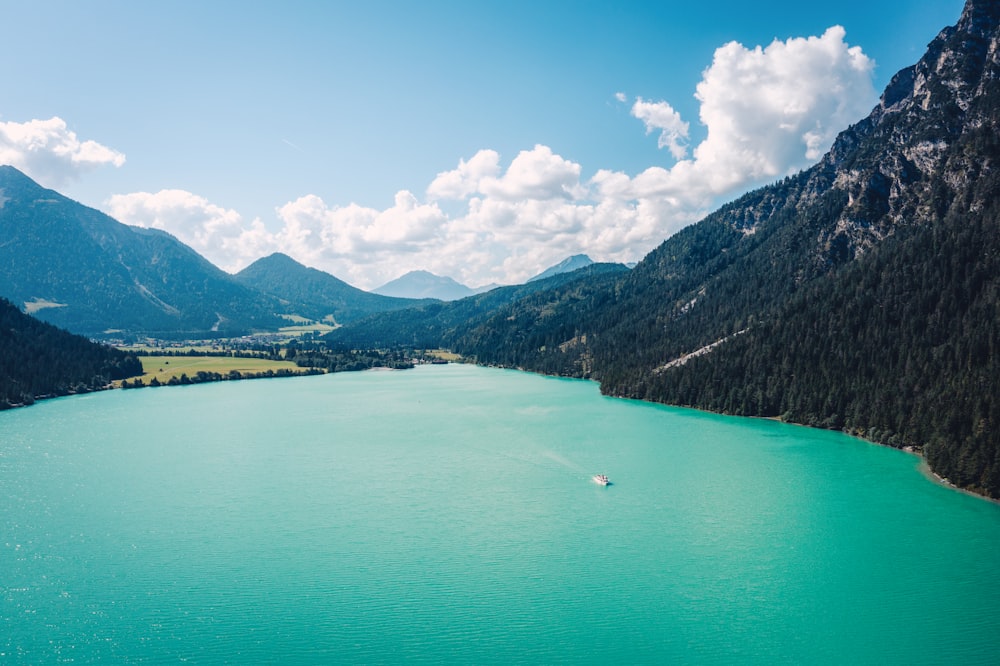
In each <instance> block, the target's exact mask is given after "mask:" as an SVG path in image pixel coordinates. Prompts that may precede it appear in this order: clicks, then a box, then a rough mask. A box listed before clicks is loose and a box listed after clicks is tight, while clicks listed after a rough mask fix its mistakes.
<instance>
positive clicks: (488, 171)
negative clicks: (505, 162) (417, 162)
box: [427, 150, 500, 199]
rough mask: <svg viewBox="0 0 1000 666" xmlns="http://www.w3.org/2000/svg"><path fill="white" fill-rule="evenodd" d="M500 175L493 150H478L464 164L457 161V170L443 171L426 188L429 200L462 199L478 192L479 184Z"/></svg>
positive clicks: (498, 159) (498, 163)
mask: <svg viewBox="0 0 1000 666" xmlns="http://www.w3.org/2000/svg"><path fill="white" fill-rule="evenodd" d="M498 173H500V155H499V153H497V152H496V151H495V150H480V151H479V152H478V153H476V154H475V155H473V156H472V158H471V159H470V160H469V161H468V162H466V161H465V160H459V162H458V168H457V169H454V170H452V171H444V172H442V173H439V174H438V175H437V178H435V179H434V180H433V182H431V184H430V185H429V186H428V187H427V196H428V197H430V198H431V199H464V198H465V197H467V196H469V195H470V194H473V193H475V192H477V191H478V190H479V184H480V183H481V182H482V181H483V180H484V179H487V178H496V176H497V174H498Z"/></svg>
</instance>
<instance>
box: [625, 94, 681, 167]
mask: <svg viewBox="0 0 1000 666" xmlns="http://www.w3.org/2000/svg"><path fill="white" fill-rule="evenodd" d="M619 99H621V98H619ZM622 101H624V100H622ZM632 115H633V116H635V117H636V118H638V119H639V120H641V121H642V122H644V123H645V124H646V134H651V133H652V132H653V131H654V130H659V131H660V138H659V139H658V140H657V145H658V146H659V147H660V148H668V149H669V150H670V154H671V155H673V156H674V159H678V160H679V159H683V158H684V157H685V156H686V155H687V146H686V145H685V144H686V143H687V138H688V129H689V125H688V123H686V122H684V121H683V120H681V114H679V113H677V112H676V111H675V110H674V107H672V106H670V105H669V104H667V103H666V102H647V101H645V100H644V99H642V98H641V97H637V98H636V100H635V104H633V105H632Z"/></svg>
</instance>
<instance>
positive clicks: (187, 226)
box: [106, 190, 274, 271]
mask: <svg viewBox="0 0 1000 666" xmlns="http://www.w3.org/2000/svg"><path fill="white" fill-rule="evenodd" d="M106 208H107V212H108V214H109V215H111V216H112V217H114V218H115V219H117V220H119V221H121V222H124V223H125V224H131V225H133V226H137V227H150V228H154V229H161V230H163V231H166V232H168V233H170V234H172V235H174V236H176V237H177V238H178V239H179V240H180V241H181V242H183V243H184V244H186V245H189V246H190V247H191V248H193V249H194V250H195V251H196V252H198V253H199V254H201V255H203V256H205V257H206V258H208V259H210V260H211V261H212V262H213V263H214V264H216V265H217V266H219V267H220V268H223V269H225V270H229V271H234V270H239V269H241V268H243V267H245V266H246V265H247V264H249V263H250V262H252V261H253V260H254V259H257V258H259V257H261V256H264V255H265V254H269V253H270V252H271V251H273V249H272V248H273V247H274V237H273V236H272V235H271V234H270V233H269V232H268V231H267V230H266V229H265V228H264V225H263V223H262V222H261V221H260V220H259V219H255V220H253V221H251V222H250V223H249V224H246V223H244V221H243V218H242V216H241V215H240V214H239V213H237V212H236V211H234V210H232V209H227V208H222V207H221V206H217V205H215V204H213V203H210V202H209V201H208V200H207V199H205V198H204V197H200V196H198V195H196V194H192V193H190V192H186V191H184V190H161V191H159V192H156V193H149V192H134V193H132V194H116V195H114V196H112V197H111V198H110V199H108V201H107V202H106Z"/></svg>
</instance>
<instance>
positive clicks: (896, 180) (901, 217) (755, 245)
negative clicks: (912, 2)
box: [355, 0, 1000, 497]
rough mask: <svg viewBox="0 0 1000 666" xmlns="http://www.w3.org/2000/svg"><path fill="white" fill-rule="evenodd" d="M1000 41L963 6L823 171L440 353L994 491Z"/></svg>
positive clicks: (481, 320) (461, 337)
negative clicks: (895, 450) (898, 459)
mask: <svg viewBox="0 0 1000 666" xmlns="http://www.w3.org/2000/svg"><path fill="white" fill-rule="evenodd" d="M998 44H1000V3H996V2H985V1H983V0H970V1H969V2H968V3H967V4H966V7H965V10H964V11H963V13H962V16H961V17H960V18H959V21H958V22H957V23H956V25H955V26H953V27H950V28H945V29H944V30H942V31H941V32H940V33H939V35H938V36H937V37H936V38H935V39H934V41H932V42H931V44H930V45H929V47H928V50H927V53H926V54H924V56H923V57H921V58H920V59H919V61H918V62H917V63H915V64H914V65H913V66H911V67H909V68H906V69H904V70H902V71H901V72H900V73H898V74H897V75H896V76H895V77H893V79H892V80H891V82H890V84H889V85H888V86H887V87H886V90H885V91H884V93H883V95H882V97H881V98H880V102H879V104H878V105H877V106H876V107H875V108H874V109H873V111H872V113H871V114H870V115H869V116H868V117H866V118H864V119H862V120H861V121H859V122H858V123H855V124H854V125H852V126H851V127H850V128H848V129H847V130H845V131H844V132H842V133H841V134H840V135H839V136H838V137H837V138H836V140H835V141H834V144H833V146H832V148H831V149H830V151H829V152H828V153H827V154H826V155H824V156H823V157H822V158H821V159H820V161H819V162H818V163H817V164H816V165H814V166H813V167H811V168H809V169H807V170H805V171H803V172H800V173H799V174H796V175H793V176H789V177H787V178H785V179H783V180H781V181H779V182H777V183H774V184H772V185H769V186H766V187H763V188H760V189H758V190H755V191H752V192H749V193H747V194H745V195H743V196H741V197H739V198H738V199H737V200H735V201H733V202H730V203H728V204H726V205H724V206H722V207H721V208H719V209H718V210H717V211H715V212H713V213H711V214H710V215H708V216H706V217H705V218H704V219H703V220H702V221H700V222H698V223H697V224H694V225H691V226H689V227H686V228H685V229H682V230H681V231H680V232H678V233H677V234H675V235H674V236H672V237H670V238H668V239H667V240H666V241H664V242H663V243H662V244H661V245H660V246H659V247H657V248H656V249H654V250H653V251H652V252H650V253H649V254H648V255H647V256H646V257H645V258H644V259H643V260H642V261H641V262H639V264H638V265H636V266H635V268H634V269H632V271H631V272H629V273H626V274H621V275H619V276H617V277H616V278H615V279H614V280H612V281H610V282H604V283H588V282H586V281H582V282H576V283H574V284H572V285H569V284H565V285H558V286H555V287H554V288H552V289H549V290H540V291H536V292H533V293H531V294H526V295H524V296H522V297H520V298H519V299H518V300H516V301H513V302H511V303H508V304H506V305H504V306H503V307H502V308H498V309H494V310H493V311H491V312H487V313H483V314H482V315H480V316H479V317H478V318H476V319H473V320H470V321H468V322H465V323H464V324H463V325H462V326H458V327H452V328H450V329H447V330H445V329H441V330H439V331H438V338H437V340H436V342H438V343H439V344H440V345H441V346H445V347H450V348H452V349H453V350H454V351H457V352H459V353H462V354H464V355H466V356H467V357H469V358H472V359H474V360H476V361H478V362H480V363H484V364H496V365H502V366H508V367H518V368H523V369H528V370H534V371H539V372H545V373H550V374H560V375H567V376H577V377H590V378H593V379H597V380H598V381H600V384H601V390H602V391H603V392H605V393H608V394H611V395H616V396H622V397H628V398H639V399H644V400H652V401H657V402H666V403H671V404H681V405H688V406H693V407H698V408H703V409H710V410H713V411H718V412H723V413H731V414H739V415H745V416H771V417H781V418H783V419H784V420H787V421H793V422H797V423H804V424H807V425H814V426H820V427H828V428H836V429H841V430H847V431H848V432H852V433H855V434H859V435H862V436H864V437H866V438H867V439H870V440H872V441H876V442H880V443H884V444H888V445H891V446H897V447H907V448H910V449H913V450H918V451H922V452H923V453H924V455H925V457H926V459H927V461H928V463H929V464H930V466H931V469H933V470H934V471H935V472H936V473H937V474H939V475H940V476H942V477H946V478H948V479H950V480H951V481H952V482H953V483H954V484H955V485H957V486H960V487H963V488H968V489H971V490H973V491H975V492H978V493H981V494H984V495H989V496H992V497H1000V428H998V424H1000V379H998V377H1000V360H998V358H1000V331H998V328H1000V323H998V322H1000V266H998V265H997V264H998V259H997V257H998V256H1000V228H998V227H1000V210H998V208H1000V205H998V203H997V202H998V201H1000V175H998V174H1000V139H998V137H1000V56H998ZM428 328H433V323H431V324H429V325H428ZM355 334H356V335H360V334H359V333H357V332H355ZM700 350H708V351H707V353H706V352H705V351H702V353H700V354H698V355H694V356H692V353H693V352H698V351H700ZM682 360H683V362H681V361H682Z"/></svg>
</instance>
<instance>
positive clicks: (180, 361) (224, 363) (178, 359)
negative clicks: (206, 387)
mask: <svg viewBox="0 0 1000 666" xmlns="http://www.w3.org/2000/svg"><path fill="white" fill-rule="evenodd" d="M139 360H140V361H142V368H143V370H145V371H146V372H145V374H143V376H142V382H143V383H144V384H149V382H150V381H151V380H152V379H153V377H156V380H157V381H158V382H160V383H161V384H165V383H167V382H169V381H170V378H171V377H177V378H178V379H180V376H181V375H182V374H186V375H187V376H188V377H193V376H194V375H196V374H198V371H199V370H201V371H204V372H217V373H219V374H220V375H227V374H229V373H230V372H232V371H233V370H236V371H238V372H242V373H260V372H267V371H268V370H274V371H278V370H291V371H292V372H305V371H306V368H300V367H299V366H297V365H295V363H293V362H291V361H269V360H267V359H263V358H232V357H229V356H140V357H139Z"/></svg>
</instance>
